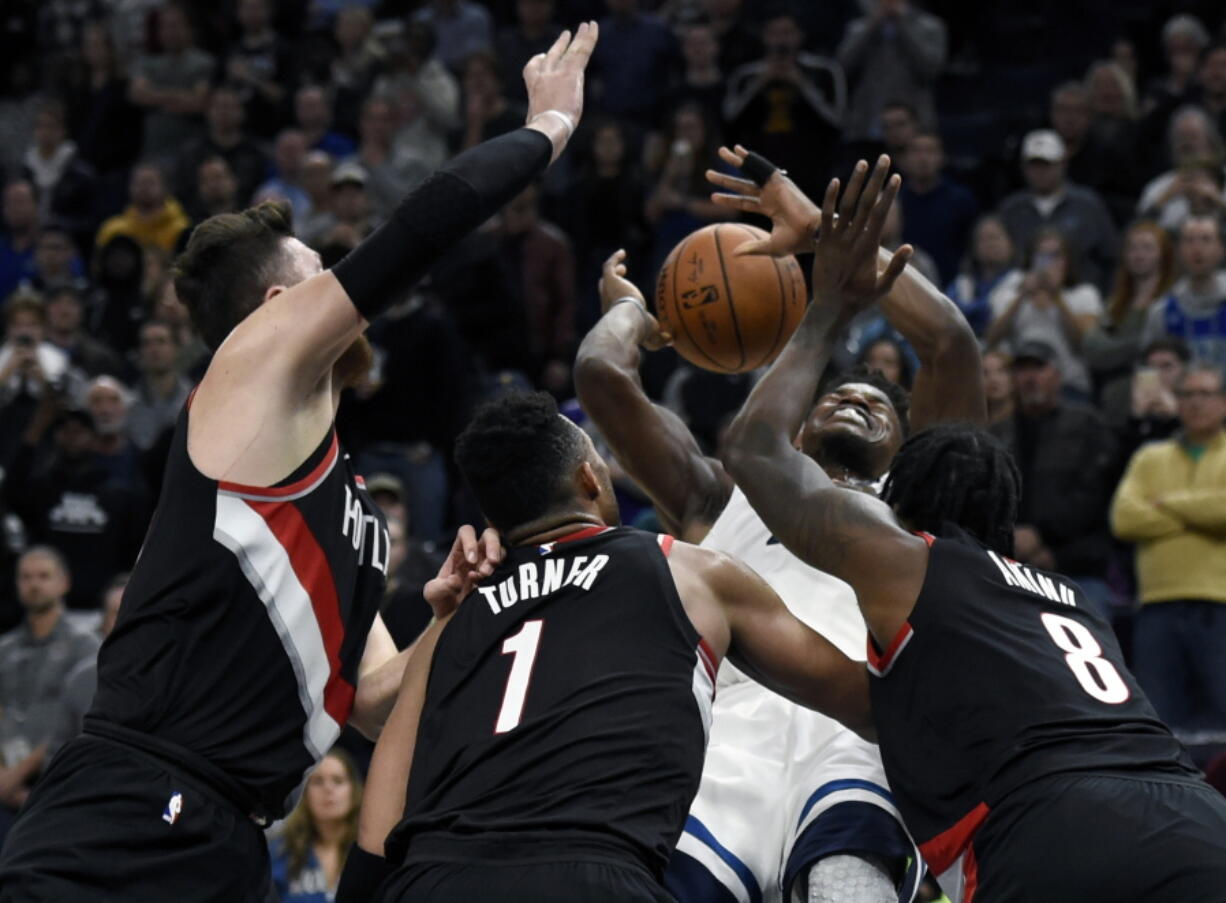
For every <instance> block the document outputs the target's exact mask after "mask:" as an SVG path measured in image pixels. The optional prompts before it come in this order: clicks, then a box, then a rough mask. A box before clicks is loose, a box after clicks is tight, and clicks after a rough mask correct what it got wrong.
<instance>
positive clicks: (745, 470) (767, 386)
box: [723, 157, 927, 636]
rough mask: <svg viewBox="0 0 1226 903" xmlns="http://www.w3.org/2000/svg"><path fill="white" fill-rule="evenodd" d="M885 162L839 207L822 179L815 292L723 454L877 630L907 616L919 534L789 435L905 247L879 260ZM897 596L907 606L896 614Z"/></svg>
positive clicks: (918, 578)
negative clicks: (846, 331) (845, 587)
mask: <svg viewBox="0 0 1226 903" xmlns="http://www.w3.org/2000/svg"><path fill="white" fill-rule="evenodd" d="M888 173H889V161H888V159H886V158H884V157H883V158H882V159H881V160H880V161H878V164H877V167H876V169H875V170H874V172H873V174H872V176H871V178H869V177H868V167H867V165H866V164H865V163H863V162H861V163H860V164H858V165H857V167H856V170H855V173H854V174H853V175H852V178H851V181H850V183H849V185H848V188H847V191H846V192H845V193H844V195H843V200H842V204H841V205H839V207H838V216H837V219H836V217H835V208H836V203H837V201H838V192H839V185H838V181H837V180H835V181H833V182H831V183H830V188H829V189H828V190H827V192H826V197H825V202H824V205H823V208H822V220H823V222H824V223H827V224H829V225H826V226H824V227H823V229H822V234H821V236H820V238H819V239H818V242H817V245H816V251H815V259H814V266H813V269H814V280H815V284H814V293H815V299H814V302H813V303H812V304H811V305H810V306H809V310H808V311H807V312H806V313H805V317H804V319H803V320H802V321H801V324H800V326H799V327H798V328H797V330H796V332H795V334H794V335H793V336H792V338H791V340H790V341H789V342H788V344H787V346H786V347H785V348H784V350H783V352H782V353H781V354H780V355H779V357H778V359H776V361H775V363H774V364H772V365H771V368H770V370H769V371H767V374H766V376H764V377H763V378H762V380H761V381H760V382H759V383H758V385H757V386H755V387H754V390H753V392H751V393H750V396H749V400H748V401H747V402H746V403H745V406H744V407H743V408H742V409H741V412H740V414H739V415H738V416H737V417H736V419H735V420H734V421H733V423H732V426H731V427H730V428H729V432H728V435H727V438H726V442H725V450H724V454H723V461H724V464H725V466H726V467H727V468H728V471H729V473H730V474H731V475H732V477H733V478H734V479H735V480H736V481H737V485H738V486H740V487H741V489H742V490H744V492H745V495H746V496H747V497H748V499H749V502H750V504H751V505H753V507H754V510H755V511H757V512H758V514H759V516H761V518H762V519H763V521H764V522H765V523H766V525H767V526H768V527H770V529H771V530H772V532H773V533H774V534H775V536H777V537H778V538H779V540H780V541H781V542H782V543H783V544H784V545H785V546H786V547H787V548H788V550H789V551H791V552H792V553H793V554H794V555H796V556H797V557H799V558H801V559H802V560H804V561H806V562H808V563H809V564H812V565H813V566H815V567H818V568H820V569H821V570H824V571H827V572H828V573H831V574H834V575H835V576H837V577H840V578H841V579H843V580H845V581H847V582H848V583H850V584H851V586H852V587H853V588H854V589H855V590H856V593H857V595H858V596H859V600H860V604H861V607H862V609H863V610H864V612H865V615H866V620H868V622H869V627H870V629H872V630H873V631H874V633H877V632H878V629H879V627H880V625H886V626H885V627H884V628H881V630H882V633H886V634H887V635H890V636H892V633H890V632H888V631H889V626H888V625H890V624H891V623H893V622H894V621H897V622H898V623H901V621H902V620H903V619H904V618H905V617H906V613H907V612H908V611H909V610H910V605H911V603H913V602H914V600H915V598H916V596H917V595H918V593H919V589H920V585H921V584H922V582H923V575H924V567H925V564H926V561H927V552H926V548H925V546H924V542H923V540H921V539H919V538H917V537H914V536H912V535H911V534H909V533H907V532H906V531H905V530H903V529H901V528H900V527H899V526H898V524H897V523H896V522H895V520H894V517H893V514H892V513H891V512H890V510H889V508H888V507H887V506H886V505H885V504H884V503H882V502H881V501H880V500H878V499H876V498H874V497H872V496H869V495H867V494H865V493H861V492H857V491H854V490H848V489H843V488H840V487H837V486H836V485H835V484H834V482H833V481H832V480H831V479H830V477H829V476H828V475H827V474H826V473H825V471H823V470H822V468H821V467H820V466H819V465H818V464H817V462H816V461H814V460H813V459H812V458H810V457H809V456H808V455H805V454H804V453H802V452H801V451H800V450H799V449H797V448H796V447H795V446H794V445H793V438H794V437H795V436H796V434H797V432H798V431H799V429H800V426H801V423H802V421H803V418H804V416H805V414H806V412H807V411H808V409H809V407H810V405H811V403H812V399H813V397H814V395H815V393H816V391H817V383H818V379H819V378H820V374H821V372H822V370H823V369H824V368H825V364H826V362H827V360H828V359H829V355H830V349H831V347H832V344H833V341H834V339H835V337H836V336H837V334H838V331H839V330H840V328H841V327H842V326H843V325H844V324H845V323H846V322H847V321H848V320H850V319H851V317H852V316H854V315H855V313H856V312H857V311H858V310H860V309H863V308H864V307H866V306H868V305H870V304H872V303H873V302H874V301H875V300H877V299H878V298H879V297H881V295H883V294H884V293H885V292H886V291H888V290H889V288H890V286H891V285H892V284H893V282H894V280H896V279H897V278H898V275H899V273H901V272H902V269H903V267H904V266H905V265H906V261H907V258H908V257H909V256H910V248H909V247H904V248H902V249H900V250H899V251H898V252H897V253H896V254H895V255H894V256H893V258H892V259H891V261H890V263H889V266H888V267H887V268H886V270H885V272H884V273H882V272H878V268H877V262H876V261H877V248H878V246H879V245H880V234H881V228H882V226H883V225H884V222H885V216H886V213H887V212H888V210H889V205H890V204H891V203H893V200H894V197H895V196H896V195H897V193H898V187H899V184H900V183H899V180H898V177H897V176H895V177H894V178H893V179H891V180H890V181H889V184H888V185H886V184H885V183H886V176H887V175H888ZM866 179H867V184H866ZM883 187H884V192H883ZM862 189H863V193H862ZM847 416H856V413H855V412H854V411H849V412H848V415H847ZM900 600H901V601H902V602H904V603H905V606H906V607H905V609H903V610H902V612H901V614H900V615H898V616H897V617H895V616H894V614H892V612H893V609H894V607H895V605H896V604H897V603H899V602H900ZM878 612H880V613H882V614H883V617H881V618H878V617H876V616H875V615H876V614H877V613H878Z"/></svg>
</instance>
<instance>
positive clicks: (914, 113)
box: [877, 98, 920, 123]
mask: <svg viewBox="0 0 1226 903" xmlns="http://www.w3.org/2000/svg"><path fill="white" fill-rule="evenodd" d="M886 110H903V111H904V112H906V114H907V115H908V116H910V117H911V121H912V122H916V123H918V122H919V121H920V115H919V110H917V109H916V108H915V104H913V103H911V102H910V101H907V100H902V99H901V98H895V99H894V100H887V101H886V102H885V103H883V104H882V105H881V112H882V113H884V112H885V111H886ZM877 115H878V117H880V115H881V114H880V113H879V114H877Z"/></svg>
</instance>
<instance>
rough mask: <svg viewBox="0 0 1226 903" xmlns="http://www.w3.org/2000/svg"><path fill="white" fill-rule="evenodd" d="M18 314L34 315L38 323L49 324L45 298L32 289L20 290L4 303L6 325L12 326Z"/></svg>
mask: <svg viewBox="0 0 1226 903" xmlns="http://www.w3.org/2000/svg"><path fill="white" fill-rule="evenodd" d="M18 314H33V315H34V316H35V317H37V318H38V322H39V323H41V324H43V325H44V326H45V325H46V324H47V304H46V302H45V301H44V300H43V296H42V295H40V294H38V292H35V291H33V290H31V289H27V288H18V289H17V290H16V291H15V292H13V294H11V295H9V296H8V300H7V301H5V303H4V323H5V325H6V326H12V325H13V321H14V320H16V319H17V315H18Z"/></svg>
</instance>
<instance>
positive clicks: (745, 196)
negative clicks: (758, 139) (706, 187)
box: [707, 144, 822, 257]
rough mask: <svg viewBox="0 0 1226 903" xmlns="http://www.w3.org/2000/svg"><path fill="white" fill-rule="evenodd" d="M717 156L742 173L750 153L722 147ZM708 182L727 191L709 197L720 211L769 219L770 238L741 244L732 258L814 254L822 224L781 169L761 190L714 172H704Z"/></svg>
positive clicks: (742, 181)
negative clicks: (724, 209) (814, 241)
mask: <svg viewBox="0 0 1226 903" xmlns="http://www.w3.org/2000/svg"><path fill="white" fill-rule="evenodd" d="M719 156H720V159H722V160H723V161H724V162H725V163H728V164H731V165H732V166H735V167H737V168H738V169H742V170H743V169H744V168H745V160H746V158H747V157H748V156H749V151H747V150H746V149H745V148H744V147H742V146H741V145H739V144H738V145H737V146H736V148H735V149H732V150H730V149H729V148H726V147H721V148H720V149H719ZM707 181H708V182H710V183H711V184H713V185H716V186H718V187H720V188H724V189H727V192H717V193H715V194H712V195H711V200H712V201H714V202H715V203H716V204H719V205H720V206H721V207H727V208H728V209H729V210H739V211H741V212H742V213H757V214H759V215H760V216H766V217H769V218H770V221H771V234H770V237H769V238H765V239H761V240H759V241H747V242H743V243H742V244H740V245H739V246H738V247H737V249H736V250H735V251H734V252H733V254H734V255H741V254H767V255H770V256H772V257H783V256H786V255H788V254H804V253H807V252H809V251H812V250H813V236H814V233H815V232H816V231H817V228H818V226H820V225H821V222H822V214H821V211H820V210H818V208H817V205H816V204H814V203H813V202H812V201H811V200H809V198H808V197H807V196H806V195H805V193H804V192H803V191H801V190H800V188H798V187H797V185H796V183H795V182H793V181H792V180H791V179H789V178H788V177H787V173H786V172H784V171H783V170H782V169H776V170H775V171H774V172H773V173H771V176H770V178H769V179H767V181H766V183H765V184H764V185H762V186H761V187H759V186H758V185H757V184H756V183H754V182H752V181H750V180H749V179H740V178H737V177H736V176H730V175H728V174H727V173H722V172H717V171H715V170H714V169H708V170H707ZM732 192H735V193H732Z"/></svg>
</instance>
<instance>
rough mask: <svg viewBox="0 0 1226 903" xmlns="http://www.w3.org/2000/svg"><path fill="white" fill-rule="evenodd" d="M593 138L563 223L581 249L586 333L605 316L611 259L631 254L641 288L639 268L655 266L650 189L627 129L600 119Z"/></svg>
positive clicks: (630, 265)
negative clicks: (604, 276) (606, 268)
mask: <svg viewBox="0 0 1226 903" xmlns="http://www.w3.org/2000/svg"><path fill="white" fill-rule="evenodd" d="M589 135H590V136H591V147H590V152H589V153H588V154H587V155H586V156H587V158H588V159H587V161H586V162H585V163H584V165H583V166H582V167H581V169H580V171H579V173H578V175H577V177H576V178H575V181H574V182H573V183H572V184H571V186H570V187H569V188H568V189H567V191H566V199H567V203H566V208H565V210H564V215H565V220H564V222H563V225H565V226H566V230H567V232H568V233H569V235H570V236H571V239H572V240H573V241H574V245H575V259H576V265H577V267H578V273H579V322H578V327H579V331H580V333H583V332H586V330H587V328H588V327H590V326H591V325H592V324H594V323H595V322H596V320H597V319H599V317H600V295H599V292H598V290H597V282H598V280H599V279H600V268H601V266H602V265H603V263H604V261H605V260H606V259H607V258H608V257H609V255H611V254H612V253H613V252H614V251H617V250H618V249H619V248H621V249H624V250H625V251H626V252H627V259H626V265H627V268H628V269H629V271H630V280H631V281H632V282H634V283H635V284H636V285H637V284H642V280H645V279H646V275H645V274H644V273H641V272H640V271H639V269H638V268H640V267H644V266H646V265H649V264H650V262H651V258H650V255H648V254H647V253H646V242H647V232H648V229H647V224H646V221H645V220H644V216H643V200H644V195H645V192H646V189H645V186H644V185H643V179H642V176H641V174H640V173H639V171H638V169H637V167H636V166H635V164H634V161H633V159H632V158H631V156H630V153H629V150H628V148H627V146H626V136H625V131H624V128H623V126H622V125H621V124H620V123H618V122H617V120H615V119H604V120H598V121H597V123H596V124H595V125H594V126H592V128H591V131H590V132H589ZM636 277H637V278H636Z"/></svg>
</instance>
